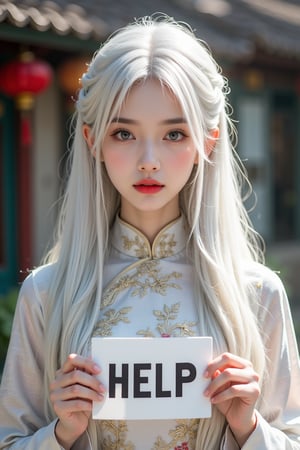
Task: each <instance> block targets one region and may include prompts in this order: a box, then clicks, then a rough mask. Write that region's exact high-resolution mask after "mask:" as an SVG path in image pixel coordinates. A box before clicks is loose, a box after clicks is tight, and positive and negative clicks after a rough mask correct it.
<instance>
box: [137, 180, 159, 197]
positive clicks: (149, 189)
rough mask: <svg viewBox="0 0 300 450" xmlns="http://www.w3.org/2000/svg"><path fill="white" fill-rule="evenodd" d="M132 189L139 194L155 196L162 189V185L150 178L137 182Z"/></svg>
mask: <svg viewBox="0 0 300 450" xmlns="http://www.w3.org/2000/svg"><path fill="white" fill-rule="evenodd" d="M133 187H134V189H136V190H137V191H138V192H140V193H141V194H156V193H157V192H159V191H161V190H162V189H163V187H164V184H161V183H160V182H159V181H157V180H153V179H151V178H145V179H144V180H139V181H138V182H137V183H135V184H134V185H133Z"/></svg>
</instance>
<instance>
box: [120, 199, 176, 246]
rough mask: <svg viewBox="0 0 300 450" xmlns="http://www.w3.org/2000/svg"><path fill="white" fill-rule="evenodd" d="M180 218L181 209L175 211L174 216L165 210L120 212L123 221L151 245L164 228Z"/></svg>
mask: <svg viewBox="0 0 300 450" xmlns="http://www.w3.org/2000/svg"><path fill="white" fill-rule="evenodd" d="M179 216H180V210H179V208H178V210H177V211H176V212H175V211H173V213H172V214H170V213H167V212H166V211H165V210H163V211H147V212H144V211H138V212H135V213H134V214H130V213H129V211H126V213H124V212H123V211H122V208H121V211H120V217H121V219H122V220H124V221H125V222H127V223H129V224H130V225H132V226H133V227H135V228H137V229H138V230H139V231H141V232H142V233H143V234H144V235H145V236H146V237H147V239H148V240H149V242H150V244H152V243H153V241H154V239H155V237H156V236H157V234H158V233H159V232H160V230H161V229H162V228H164V227H165V226H166V225H168V224H169V223H170V222H172V221H173V220H175V219H177V218H178V217H179Z"/></svg>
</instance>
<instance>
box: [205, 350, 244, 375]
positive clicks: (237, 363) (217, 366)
mask: <svg viewBox="0 0 300 450" xmlns="http://www.w3.org/2000/svg"><path fill="white" fill-rule="evenodd" d="M227 367H235V368H239V369H243V368H244V367H252V363H251V362H250V361H248V360H246V359H244V358H241V357H239V356H236V355H233V354H232V353H228V352H226V353H222V354H221V355H219V356H218V357H217V358H215V359H213V360H212V361H211V362H210V363H209V364H208V365H207V367H206V370H205V373H204V377H205V378H213V377H214V374H215V372H216V371H217V370H219V371H220V372H223V371H224V370H225V369H226V368H227Z"/></svg>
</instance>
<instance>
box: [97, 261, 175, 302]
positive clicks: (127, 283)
mask: <svg viewBox="0 0 300 450" xmlns="http://www.w3.org/2000/svg"><path fill="white" fill-rule="evenodd" d="M181 277H182V274H181V273H179V272H171V273H169V274H165V275H161V270H160V265H159V261H157V260H147V261H143V262H142V263H141V264H140V265H138V266H137V268H136V270H135V271H134V273H133V274H132V275H128V274H127V273H126V274H125V275H123V276H121V277H120V278H119V279H118V280H116V281H114V282H112V283H111V286H110V287H109V288H108V289H106V291H105V292H104V295H103V299H102V307H103V308H105V307H107V306H110V305H112V304H113V303H114V301H115V298H116V297H117V295H118V294H119V293H120V292H122V291H124V290H125V289H127V288H130V287H131V288H133V289H132V292H131V296H132V297H136V296H139V297H141V298H142V297H145V296H146V295H147V293H148V291H149V290H150V291H152V292H155V293H157V294H160V295H166V294H167V289H168V288H173V289H181V286H180V285H179V284H176V283H174V282H170V280H172V278H174V279H179V278H181Z"/></svg>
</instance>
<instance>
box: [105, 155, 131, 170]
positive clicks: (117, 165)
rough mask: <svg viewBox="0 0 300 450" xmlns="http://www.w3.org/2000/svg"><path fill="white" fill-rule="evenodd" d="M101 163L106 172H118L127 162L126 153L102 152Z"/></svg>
mask: <svg viewBox="0 0 300 450" xmlns="http://www.w3.org/2000/svg"><path fill="white" fill-rule="evenodd" d="M103 162H104V164H105V166H106V169H107V171H108V172H114V171H120V170H121V169H122V167H123V168H124V166H126V164H128V162H129V158H128V154H127V152H115V151H113V150H109V151H107V152H103Z"/></svg>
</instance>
